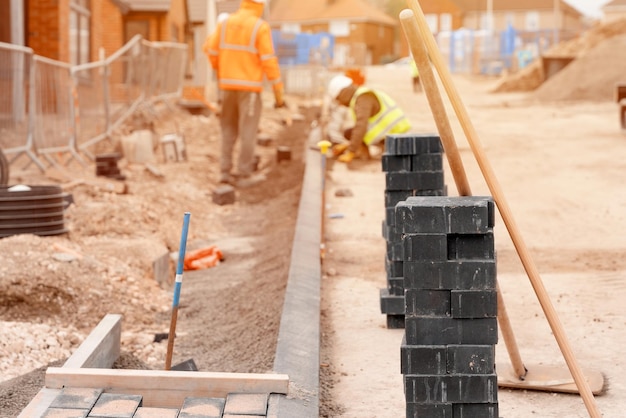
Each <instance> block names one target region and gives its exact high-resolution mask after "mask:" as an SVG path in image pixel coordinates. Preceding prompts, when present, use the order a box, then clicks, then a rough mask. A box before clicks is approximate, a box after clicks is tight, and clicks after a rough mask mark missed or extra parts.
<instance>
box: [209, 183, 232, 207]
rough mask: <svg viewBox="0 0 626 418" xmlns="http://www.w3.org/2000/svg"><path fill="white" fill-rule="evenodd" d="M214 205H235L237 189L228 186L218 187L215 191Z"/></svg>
mask: <svg viewBox="0 0 626 418" xmlns="http://www.w3.org/2000/svg"><path fill="white" fill-rule="evenodd" d="M213 203H216V204H218V205H220V206H221V205H230V204H233V203H235V188H234V187H233V186H230V185H228V184H223V185H220V186H218V187H217V188H216V189H215V190H214V191H213Z"/></svg>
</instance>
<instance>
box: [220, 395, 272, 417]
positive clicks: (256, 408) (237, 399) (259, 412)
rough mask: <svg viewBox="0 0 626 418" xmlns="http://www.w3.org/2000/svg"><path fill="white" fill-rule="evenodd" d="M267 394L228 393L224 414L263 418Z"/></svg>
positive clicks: (265, 411)
mask: <svg viewBox="0 0 626 418" xmlns="http://www.w3.org/2000/svg"><path fill="white" fill-rule="evenodd" d="M268 398H269V394H268V393H229V394H228V396H227V397H226V405H225V406H224V414H225V415H227V414H231V415H237V414H239V415H255V416H265V414H266V413H267V401H268Z"/></svg>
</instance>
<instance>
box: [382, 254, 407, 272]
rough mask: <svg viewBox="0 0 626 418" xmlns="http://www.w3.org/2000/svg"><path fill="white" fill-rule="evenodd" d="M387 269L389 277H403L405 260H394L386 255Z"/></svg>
mask: <svg viewBox="0 0 626 418" xmlns="http://www.w3.org/2000/svg"><path fill="white" fill-rule="evenodd" d="M385 271H386V272H387V277H403V275H404V262H402V261H393V260H391V259H390V258H387V257H385Z"/></svg>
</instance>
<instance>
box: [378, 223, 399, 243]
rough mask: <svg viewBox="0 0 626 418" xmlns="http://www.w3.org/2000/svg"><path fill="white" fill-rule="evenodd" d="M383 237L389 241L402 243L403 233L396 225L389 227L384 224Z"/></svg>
mask: <svg viewBox="0 0 626 418" xmlns="http://www.w3.org/2000/svg"><path fill="white" fill-rule="evenodd" d="M382 232H383V233H382V235H383V238H385V239H386V240H387V241H393V242H400V241H402V236H403V234H402V231H399V230H398V228H396V227H395V226H394V225H387V224H386V223H385V222H384V221H383V222H382Z"/></svg>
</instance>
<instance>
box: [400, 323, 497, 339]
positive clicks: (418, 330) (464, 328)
mask: <svg viewBox="0 0 626 418" xmlns="http://www.w3.org/2000/svg"><path fill="white" fill-rule="evenodd" d="M404 322H405V325H404V329H405V330H406V331H405V333H406V342H407V344H409V345H431V344H432V345H441V344H474V345H489V344H496V343H497V342H498V322H497V319H496V318H480V319H454V318H446V317H432V316H407V317H405V318H404Z"/></svg>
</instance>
